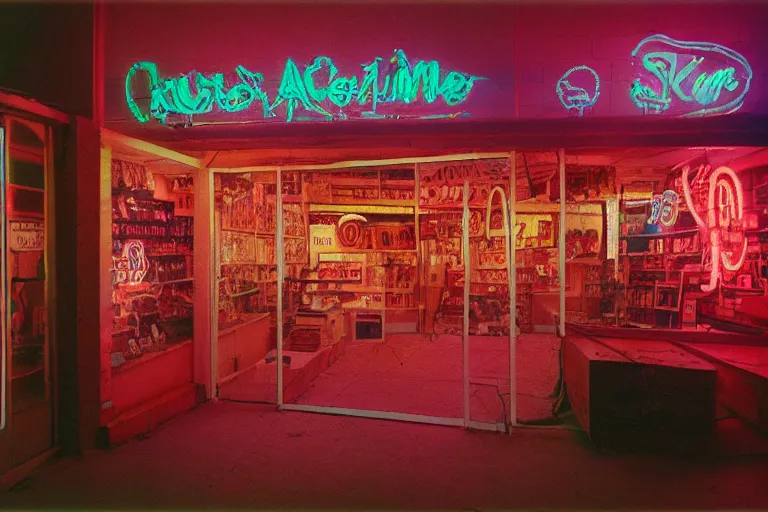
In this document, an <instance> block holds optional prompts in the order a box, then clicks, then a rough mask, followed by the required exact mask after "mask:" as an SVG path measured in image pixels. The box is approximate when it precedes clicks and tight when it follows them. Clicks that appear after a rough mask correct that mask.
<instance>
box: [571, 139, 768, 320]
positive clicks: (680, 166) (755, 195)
mask: <svg viewBox="0 0 768 512" xmlns="http://www.w3.org/2000/svg"><path fill="white" fill-rule="evenodd" d="M568 155H569V157H570V158H571V159H574V160H582V161H588V160H593V161H594V160H603V161H608V162H611V164H610V165H609V166H608V167H605V166H592V167H591V170H589V171H588V173H589V174H588V176H587V179H586V180H585V179H584V178H583V176H582V175H583V173H582V172H581V171H579V170H578V169H577V168H575V167H573V166H571V165H569V166H567V168H566V170H567V189H568V190H569V195H568V197H567V200H568V204H569V207H571V205H585V204H589V203H594V204H599V205H600V208H601V209H602V211H603V213H602V216H603V217H604V221H603V222H602V224H603V231H604V232H605V234H606V237H605V240H601V241H600V242H599V244H600V248H599V250H598V251H597V259H596V260H595V261H592V262H589V264H587V266H586V268H585V269H584V270H583V272H582V274H583V276H582V275H581V274H579V275H578V277H577V278H578V279H579V282H580V283H581V284H579V288H580V291H581V297H582V300H581V301H580V303H579V304H575V303H574V304H571V305H569V307H568V308H567V309H568V311H567V313H566V314H567V318H568V319H569V320H570V321H573V322H575V323H582V324H593V325H605V326H619V327H627V328H635V329H642V328H664V329H683V330H705V331H712V330H715V331H724V332H738V333H751V334H760V333H763V332H765V331H766V329H767V328H768V321H767V320H768V319H767V318H766V315H765V314H764V313H761V311H764V310H765V300H764V298H765V296H766V270H765V269H766V252H765V246H766V242H767V241H768V239H766V236H765V230H766V227H768V226H767V225H766V222H768V216H767V215H766V204H767V203H768V202H766V201H765V200H764V197H763V196H765V193H764V191H765V189H766V187H765V185H764V183H765V181H766V177H768V152H766V151H765V150H761V149H756V148H707V149H685V148H677V149H674V148H673V149H669V148H667V149H651V148H648V149H633V150H614V151H610V152H605V153H603V154H597V153H595V152H589V153H587V152H575V151H574V152H569V153H568ZM601 169H610V173H609V176H614V175H615V182H614V181H613V180H614V178H613V177H611V178H610V179H609V181H608V182H605V181H604V180H603V179H602V178H601V176H604V175H605V174H604V171H603V170H601ZM601 173H603V174H601ZM590 176H591V177H590ZM614 183H615V185H614ZM598 218H599V217H598ZM598 218H596V219H598ZM585 221H586V219H585V217H584V216H583V215H581V216H580V218H579V221H578V222H581V223H583V222H585ZM597 227H598V226H597V225H595V227H594V228H597ZM584 232H585V231H584V230H581V233H582V238H583V234H584ZM571 240H573V238H571ZM566 243H567V244H568V236H567V237H566ZM580 245H581V246H582V247H583V246H584V242H583V241H582V242H581V244H580ZM571 249H572V246H569V245H567V253H568V254H569V255H570V254H571V252H572V251H571ZM578 259H579V258H576V259H572V258H569V260H570V261H577V260H578ZM573 275H574V276H577V272H576V271H575V270H573Z"/></svg>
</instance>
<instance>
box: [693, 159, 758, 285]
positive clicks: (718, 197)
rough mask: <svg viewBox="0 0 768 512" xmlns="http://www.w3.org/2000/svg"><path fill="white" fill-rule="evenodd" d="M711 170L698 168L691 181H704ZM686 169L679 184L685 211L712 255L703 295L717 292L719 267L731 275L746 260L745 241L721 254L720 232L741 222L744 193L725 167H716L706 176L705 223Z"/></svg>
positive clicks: (705, 167) (743, 238)
mask: <svg viewBox="0 0 768 512" xmlns="http://www.w3.org/2000/svg"><path fill="white" fill-rule="evenodd" d="M710 170H711V166H701V167H699V169H698V170H697V172H696V175H695V178H696V179H699V177H700V176H702V175H703V177H706V174H707V173H708V172H709V171H710ZM690 171H691V169H690V166H687V165H686V166H685V167H683V172H682V181H683V193H684V195H685V201H686V204H687V205H688V209H689V211H690V212H691V215H693V218H694V220H695V221H696V224H697V225H698V226H699V227H700V228H701V229H702V230H704V231H707V232H708V233H709V242H710V247H711V251H712V262H711V263H712V265H711V266H712V268H711V271H710V275H709V283H704V284H702V285H701V290H702V291H703V292H711V291H713V290H715V289H716V288H717V284H718V280H719V279H720V278H721V273H720V265H721V264H722V266H723V268H724V269H725V270H728V271H730V272H735V271H737V270H739V269H740V268H741V266H742V265H743V264H744V261H745V259H746V256H747V239H746V237H744V236H742V237H741V247H740V248H739V249H738V250H737V251H735V254H734V252H730V253H729V252H727V251H724V250H723V247H722V239H723V230H724V229H727V228H728V227H730V226H731V225H732V224H737V225H738V224H741V221H742V219H743V218H744V193H743V190H742V187H741V182H740V181H739V178H738V176H736V173H735V172H733V170H732V169H730V168H728V167H719V168H717V170H715V171H714V172H712V173H711V174H710V175H709V179H708V182H709V183H708V194H707V205H706V210H707V220H706V222H705V221H704V219H702V218H701V216H700V215H699V214H698V212H697V210H696V206H697V205H696V204H695V203H694V201H693V198H692V195H691V186H690V182H689V181H688V175H689V173H690Z"/></svg>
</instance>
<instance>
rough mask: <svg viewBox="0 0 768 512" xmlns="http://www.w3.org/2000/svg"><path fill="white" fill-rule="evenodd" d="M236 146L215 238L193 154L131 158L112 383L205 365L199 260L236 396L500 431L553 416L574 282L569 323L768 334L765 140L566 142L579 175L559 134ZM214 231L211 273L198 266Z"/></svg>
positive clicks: (116, 266) (117, 233)
mask: <svg viewBox="0 0 768 512" xmlns="http://www.w3.org/2000/svg"><path fill="white" fill-rule="evenodd" d="M255 154H256V153H254V155H255ZM228 158H231V161H232V162H242V161H244V160H247V152H245V151H234V152H231V154H230V155H227V154H224V153H222V154H221V155H220V156H217V158H216V162H215V163H214V164H213V165H211V167H215V169H212V170H211V172H212V174H213V175H212V187H211V190H210V194H209V201H210V206H211V208H212V215H211V217H210V218H211V222H210V224H211V225H210V229H209V230H208V233H209V237H208V238H207V239H206V240H204V241H202V242H201V241H200V240H199V239H198V240H195V239H194V236H193V235H194V233H195V231H196V230H195V228H194V223H196V222H198V220H197V219H195V216H194V215H195V211H199V210H195V208H194V204H193V203H194V198H195V195H194V188H195V186H196V185H198V183H197V182H196V180H197V181H199V177H197V176H198V175H197V170H195V169H191V168H188V167H185V166H183V165H170V164H169V163H168V162H167V161H164V160H160V161H154V162H153V161H152V159H149V158H141V159H137V158H136V157H135V155H134V156H133V157H132V156H131V155H129V154H127V153H124V154H120V153H119V152H115V153H114V154H113V157H112V163H111V169H112V187H113V189H112V215H113V223H112V238H113V241H112V256H113V262H114V263H113V268H112V271H113V272H112V275H113V308H114V323H113V333H112V345H111V353H110V367H111V368H112V375H113V380H114V379H115V378H119V375H121V374H123V375H127V374H129V373H130V372H131V371H137V370H132V368H140V367H141V366H142V365H144V364H145V362H147V361H150V360H153V359H154V360H155V364H156V365H157V369H156V370H154V373H157V375H159V377H157V379H160V380H163V379H164V381H167V382H170V380H173V379H176V380H174V382H191V381H192V371H193V370H192V367H193V366H194V362H193V354H192V350H193V349H192V339H193V337H194V333H195V332H196V331H195V330H194V323H193V319H194V315H193V311H194V307H193V297H194V294H193V289H194V282H195V280H196V279H198V278H199V276H200V273H201V272H206V273H208V274H210V277H207V278H206V282H208V281H209V280H210V282H211V283H213V286H212V289H213V290H215V293H214V299H213V301H212V304H213V305H212V308H213V314H212V318H213V322H214V326H213V327H214V329H212V335H211V337H212V338H215V339H214V340H213V342H212V345H211V346H212V347H214V348H215V350H214V358H215V366H216V372H215V373H216V377H215V379H216V388H217V389H216V394H217V396H218V397H219V398H220V399H226V400H237V401H249V402H267V403H274V402H276V401H278V395H280V399H279V401H280V402H282V403H285V404H301V405H303V406H317V407H334V408H339V409H345V410H366V411H379V412H385V413H397V414H401V415H413V416H422V417H430V418H449V419H459V418H462V417H464V416H465V413H466V411H465V409H464V407H465V406H468V407H469V417H470V419H471V420H472V421H474V422H477V423H478V424H483V425H490V426H492V428H498V429H504V428H507V424H508V423H509V422H510V419H511V414H512V412H511V408H512V403H513V402H514V409H515V411H516V415H515V417H514V418H512V419H516V420H517V421H520V422H537V421H547V420H550V419H553V416H555V415H556V410H557V407H558V405H559V403H560V402H561V399H562V393H560V392H559V391H558V389H559V388H560V387H559V383H560V381H561V378H560V377H561V364H560V361H561V359H560V339H561V338H560V336H559V332H558V325H559V324H558V322H559V315H560V292H561V285H564V286H563V287H564V290H565V315H564V316H565V321H566V322H567V323H568V324H569V325H583V326H589V327H591V328H595V329H598V328H602V329H626V330H634V331H641V330H649V329H650V330H654V332H655V330H657V329H663V330H670V329H671V330H677V331H686V332H697V333H702V334H707V333H709V334H713V333H737V334H740V335H753V336H764V335H765V333H766V332H767V331H768V308H766V305H767V304H768V299H766V294H767V293H768V281H766V279H768V262H767V259H768V214H766V212H767V211H768V210H767V209H768V185H766V182H768V180H766V178H767V177H768V151H766V150H765V149H763V148H634V149H607V150H595V149H590V150H578V151H577V150H568V151H566V152H565V156H564V159H565V161H564V168H565V181H564V183H562V184H561V183H560V166H561V164H562V162H561V161H560V158H561V156H560V153H558V152H557V151H554V150H552V151H531V152H523V151H517V152H515V153H513V154H511V156H507V157H504V156H498V155H497V156H493V157H488V158H478V157H476V156H469V155H467V156H463V157H462V156H456V157H444V158H442V157H441V158H431V159H426V158H425V159H410V160H409V159H403V160H402V161H396V162H395V161H384V162H346V163H345V162H340V163H338V164H334V165H326V164H323V165H317V166H315V167H314V168H313V166H311V165H304V166H302V167H300V168H299V167H296V168H292V167H290V166H285V167H282V168H281V169H280V170H279V171H278V170H277V168H274V167H272V168H266V167H264V168H257V167H253V168H248V169H244V168H230V167H233V166H230V165H228V164H227V160H228ZM513 169H514V172H513V171H512V170H513ZM563 194H564V195H563ZM561 196H563V197H561ZM197 197H198V198H199V196H197ZM198 200H199V199H198ZM561 200H562V201H563V202H564V204H561ZM563 211H564V212H565V215H564V216H563V215H562V212H563ZM465 212H466V216H465ZM279 213H280V214H279ZM465 230H466V233H465ZM200 232H201V231H200V230H198V231H197V233H200ZM563 232H564V236H562V237H561V234H563ZM561 239H563V240H564V244H561V243H560V241H561ZM199 243H203V244H206V245H207V244H208V243H211V244H212V251H213V257H212V261H211V267H212V268H200V267H197V268H196V267H195V266H194V263H195V262H194V261H193V260H194V258H193V253H194V245H195V244H199ZM510 255H513V256H510ZM511 257H514V261H515V265H513V266H510V265H509V262H508V259H511ZM561 258H564V260H561ZM563 270H564V274H563ZM467 283H468V284H467ZM510 283H514V286H512V287H511V288H512V289H510ZM513 298H514V306H513V307H512V308H511V307H510V306H511V304H512V302H513V300H512V299H513ZM513 308H514V309H515V310H516V314H515V315H512V318H510V316H511V315H510V310H511V309H513ZM465 316H468V318H469V321H468V325H466V327H467V328H468V330H467V332H466V333H465V332H464V328H465V323H464V318H465ZM281 328H282V329H281ZM510 331H512V332H510ZM649 332H651V331H649ZM465 335H466V340H467V342H466V343H464V336H465ZM511 341H512V343H511ZM200 343H209V341H208V340H195V344H200ZM185 347H186V348H185ZM278 347H279V348H280V350H278ZM510 347H512V350H514V354H510V350H511V349H510ZM174 352H175V353H176V356H173V357H174V358H175V359H174V361H170V360H169V359H168V355H169V354H172V353H174ZM278 352H279V354H278ZM161 356H162V357H161ZM512 356H514V357H512ZM280 357H282V360H278V359H280ZM513 360H514V362H515V368H514V369H512V368H510V364H511V363H510V362H511V361H513ZM185 365H186V368H182V367H184V366H185ZM278 365H280V366H281V367H282V375H281V377H282V378H281V382H280V389H278V371H277V367H278ZM465 365H466V366H465ZM465 368H467V369H468V373H469V386H468V395H466V396H465V395H464V394H463V393H464V392H465V387H464V374H465ZM513 370H514V371H513ZM179 372H184V375H183V376H178V375H176V374H177V373H179ZM154 373H153V374H152V375H154ZM148 375H149V374H147V375H145V376H144V377H142V380H143V383H142V384H141V386H152V385H157V384H150V383H155V382H156V379H155V378H154V377H152V378H150V377H149V376H148ZM172 375H176V377H172ZM512 379H514V382H512ZM511 384H514V386H512V385H511ZM125 385H126V386H127V387H129V388H130V386H131V385H130V384H125ZM168 385H169V386H170V384H168ZM113 387H114V384H113ZM513 389H514V392H515V398H516V399H515V400H514V401H511V400H510V393H511V392H512V390H513ZM130 393H131V400H133V401H136V400H137V397H136V394H137V393H136V391H135V388H134V389H132V390H131V391H130ZM127 400H128V399H126V401H127Z"/></svg>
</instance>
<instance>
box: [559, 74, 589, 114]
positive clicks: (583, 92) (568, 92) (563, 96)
mask: <svg viewBox="0 0 768 512" xmlns="http://www.w3.org/2000/svg"><path fill="white" fill-rule="evenodd" d="M574 74H576V76H575V77H574V79H573V81H575V82H580V83H582V85H585V86H587V82H588V81H590V80H591V79H592V78H593V79H594V82H595V84H594V91H595V92H594V93H593V94H590V93H589V92H588V88H589V87H590V86H591V84H589V86H587V87H579V86H577V85H573V84H572V83H571V81H572V79H571V75H574ZM590 74H591V75H592V77H588V76H587V75H590ZM555 92H557V97H558V98H560V103H561V104H562V105H563V106H564V107H565V109H566V110H571V109H575V110H576V111H578V113H579V116H583V115H584V109H585V108H590V107H592V106H594V105H595V103H597V98H598V97H599V96H600V77H599V76H597V72H596V71H595V70H594V69H592V68H590V67H589V66H576V67H573V68H571V69H569V70H568V71H566V72H565V74H564V75H563V76H562V77H560V80H558V81H557V85H556V86H555Z"/></svg>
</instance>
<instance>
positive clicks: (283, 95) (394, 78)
mask: <svg viewBox="0 0 768 512" xmlns="http://www.w3.org/2000/svg"><path fill="white" fill-rule="evenodd" d="M383 62H384V60H383V59H382V58H381V57H376V58H375V59H373V61H372V62H370V63H369V64H365V65H363V66H362V68H363V72H364V74H363V76H362V79H360V80H358V77H356V76H352V77H346V76H341V75H340V74H339V70H338V68H337V67H336V65H335V64H334V63H333V61H332V60H331V59H330V58H329V57H317V58H315V59H314V61H313V62H312V64H310V65H309V66H306V67H305V69H304V70H303V72H302V71H300V70H299V67H298V66H297V65H296V63H295V62H294V61H293V60H292V59H288V60H287V61H286V63H285V68H284V70H283V76H282V80H281V82H280V87H279V88H278V91H277V95H276V96H275V99H274V101H272V102H270V100H269V97H268V94H267V93H266V92H265V91H264V88H263V86H264V75H262V74H261V73H254V72H252V71H249V70H248V69H246V68H245V67H244V66H237V67H236V68H235V71H234V76H225V75H224V74H223V73H211V74H207V75H206V74H203V73H197V72H192V73H189V74H187V75H183V76H180V77H170V78H161V77H160V75H159V73H158V70H157V65H156V64H155V63H153V62H137V63H136V64H134V65H133V67H132V68H131V69H130V71H129V72H128V74H127V75H126V77H125V97H126V101H127V103H128V107H129V108H130V109H131V112H132V113H133V115H134V117H136V119H137V120H138V121H139V122H141V123H146V122H148V121H149V120H150V119H151V118H153V117H154V118H155V119H157V120H158V121H160V122H163V123H165V122H167V118H168V116H169V115H180V116H194V115H200V114H206V113H209V112H212V111H213V110H214V109H215V108H216V109H218V110H219V111H221V112H227V113H234V112H242V111H244V110H247V109H249V108H251V107H252V106H253V105H254V103H258V104H259V105H260V108H259V110H260V114H261V116H262V117H263V118H269V117H276V116H277V113H276V109H277V108H278V107H280V106H281V105H284V106H285V120H286V121H287V122H290V121H292V120H294V119H298V116H297V111H299V110H303V111H305V112H307V113H308V114H309V115H310V116H311V117H309V118H310V119H320V120H329V121H330V120H335V119H347V118H348V117H349V114H348V113H345V112H344V110H343V109H345V108H346V107H350V109H355V110H362V111H361V112H359V117H364V118H378V119H380V118H403V117H409V116H395V115H383V114H380V113H378V111H377V108H378V107H379V106H380V105H388V104H401V105H411V104H414V103H417V102H423V103H427V104H432V103H434V102H435V101H437V100H438V99H441V100H442V101H443V102H444V103H445V104H446V105H448V106H456V105H458V104H460V103H462V102H464V101H465V100H466V99H467V98H468V97H469V94H470V92H471V91H472V88H473V86H474V84H475V82H476V81H478V80H485V79H484V78H482V77H479V76H474V75H468V74H465V73H460V72H457V71H450V72H447V73H445V72H443V70H441V67H440V64H439V63H438V62H437V61H435V60H433V61H428V62H427V61H423V60H420V61H418V62H416V63H415V64H413V65H412V64H411V63H410V62H409V61H408V58H407V57H406V55H405V52H403V50H395V52H394V55H393V57H392V58H391V59H389V62H388V65H387V66H384V65H382V63H383ZM139 73H142V74H144V75H145V77H146V81H147V86H148V90H149V106H148V108H146V107H144V108H142V107H141V106H140V105H139V104H138V102H137V99H138V98H139V97H141V95H139V94H135V93H134V87H135V86H136V85H137V84H136V83H134V82H135V81H136V79H137V78H138V75H139ZM466 115H469V114H467V113H465V112H457V113H454V114H446V115H434V116H413V117H417V118H420V119H425V118H431V119H434V118H454V117H459V116H466Z"/></svg>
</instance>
